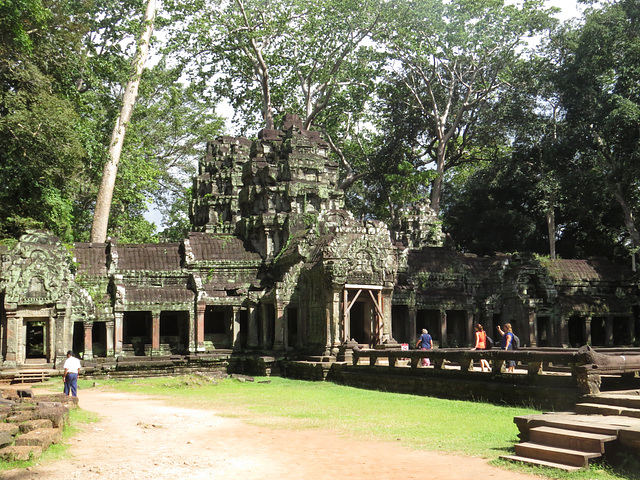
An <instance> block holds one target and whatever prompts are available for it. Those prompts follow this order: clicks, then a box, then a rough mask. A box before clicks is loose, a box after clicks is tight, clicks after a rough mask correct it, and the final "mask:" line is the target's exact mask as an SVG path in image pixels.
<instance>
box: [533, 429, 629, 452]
mask: <svg viewBox="0 0 640 480" xmlns="http://www.w3.org/2000/svg"><path fill="white" fill-rule="evenodd" d="M617 438H618V437H617V436H616V435H603V434H600V433H589V432H579V431H576V430H567V429H564V428H555V427H535V428H532V429H531V430H529V440H530V441H531V442H534V443H539V444H542V445H549V446H552V447H560V448H569V449H571V450H579V451H583V452H594V453H604V444H605V442H612V441H614V440H617Z"/></svg>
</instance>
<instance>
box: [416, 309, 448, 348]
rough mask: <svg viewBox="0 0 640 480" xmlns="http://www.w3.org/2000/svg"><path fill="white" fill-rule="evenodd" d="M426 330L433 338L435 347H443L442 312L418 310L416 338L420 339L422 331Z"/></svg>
mask: <svg viewBox="0 0 640 480" xmlns="http://www.w3.org/2000/svg"><path fill="white" fill-rule="evenodd" d="M423 328H426V329H427V331H428V332H429V335H431V338H433V344H434V345H442V344H443V342H442V339H441V338H440V335H441V332H440V310H418V314H417V315H416V333H415V335H416V338H420V334H421V333H422V329H423Z"/></svg>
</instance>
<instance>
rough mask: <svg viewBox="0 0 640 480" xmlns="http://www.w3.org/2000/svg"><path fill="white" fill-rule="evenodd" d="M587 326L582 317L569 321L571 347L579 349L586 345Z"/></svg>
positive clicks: (572, 318)
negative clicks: (585, 331) (585, 332)
mask: <svg viewBox="0 0 640 480" xmlns="http://www.w3.org/2000/svg"><path fill="white" fill-rule="evenodd" d="M584 330H585V324H584V318H582V317H571V318H570V319H569V345H570V346H571V347H573V348H579V347H581V346H582V345H584V344H585V343H586V339H585V334H584Z"/></svg>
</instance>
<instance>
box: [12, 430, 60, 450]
mask: <svg viewBox="0 0 640 480" xmlns="http://www.w3.org/2000/svg"><path fill="white" fill-rule="evenodd" d="M60 440H62V430H60V429H58V428H43V429H40V430H33V431H32V432H29V433H25V434H24V435H20V436H19V437H17V438H16V445H17V446H25V445H26V446H36V447H41V448H42V449H43V450H46V449H47V448H49V446H50V445H51V444H52V443H58V442H59V441H60Z"/></svg>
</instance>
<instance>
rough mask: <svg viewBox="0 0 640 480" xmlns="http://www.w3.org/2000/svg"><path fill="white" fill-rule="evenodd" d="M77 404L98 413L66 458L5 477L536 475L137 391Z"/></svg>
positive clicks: (95, 392)
mask: <svg viewBox="0 0 640 480" xmlns="http://www.w3.org/2000/svg"><path fill="white" fill-rule="evenodd" d="M80 406H81V408H84V409H86V410H90V411H95V412H98V413H99V414H100V415H101V416H102V420H101V421H100V422H99V423H93V424H89V425H86V427H84V429H83V431H82V432H81V433H80V434H78V435H77V436H75V437H74V438H73V439H71V440H70V443H71V448H70V449H69V453H70V457H69V458H68V459H67V460H64V461H56V462H51V463H47V465H43V466H40V465H39V466H36V467H32V468H31V469H30V470H28V471H25V470H19V471H18V470H14V471H10V472H5V473H4V475H2V478H3V479H6V480H26V479H29V480H31V479H46V480H73V479H83V480H88V479H104V480H110V479H124V480H151V479H153V480H164V479H167V480H168V479H171V480H178V479H189V480H199V479H207V480H209V479H212V480H215V479H221V480H222V479H224V480H230V479H237V478H242V479H243V480H253V479H278V480H279V479H282V480H298V479H300V480H302V479H305V480H306V479H313V480H336V479H342V478H349V479H356V480H357V479H363V480H365V479H366V480H389V479H396V478H397V479H402V480H405V479H421V480H422V479H424V478H429V479H430V480H438V479H442V480H467V479H470V478H488V479H493V480H514V479H522V480H525V479H534V478H538V480H539V477H534V476H530V475H519V474H515V473H513V472H509V471H505V470H501V469H498V468H494V467H491V466H489V465H487V461H486V460H484V459H481V458H474V457H463V456H454V455H445V454H441V453H432V452H421V451H411V450H406V449H404V448H401V447H399V446H397V445H395V444H393V443H390V442H375V441H361V440H354V439H349V438H345V437H343V436H340V435H338V434H336V433H334V432H331V431H317V430H307V431H296V430H272V429H269V428H262V427H257V426H253V425H248V424H246V423H244V422H243V421H241V420H237V419H230V418H224V417H221V416H218V415H217V414H216V412H213V411H210V410H191V409H185V408H176V407H169V406H166V405H164V404H163V403H162V402H161V401H158V400H154V399H152V398H149V397H146V396H142V395H133V396H132V395H130V394H123V393H113V392H105V391H100V390H99V389H91V390H85V391H83V392H82V394H81V397H80Z"/></svg>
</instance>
